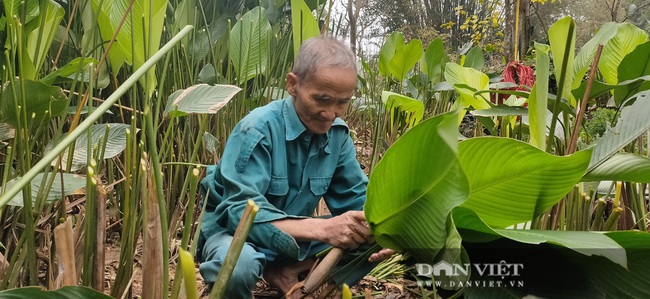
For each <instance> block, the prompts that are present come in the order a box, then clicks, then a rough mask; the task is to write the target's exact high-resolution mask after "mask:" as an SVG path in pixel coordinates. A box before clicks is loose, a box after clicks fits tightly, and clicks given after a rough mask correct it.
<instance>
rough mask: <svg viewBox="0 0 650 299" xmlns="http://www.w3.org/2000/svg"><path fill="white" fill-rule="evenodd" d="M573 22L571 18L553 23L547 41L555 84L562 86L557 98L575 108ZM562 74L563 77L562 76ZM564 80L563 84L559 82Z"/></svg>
mask: <svg viewBox="0 0 650 299" xmlns="http://www.w3.org/2000/svg"><path fill="white" fill-rule="evenodd" d="M575 25H576V24H575V22H574V21H573V19H572V18H571V17H564V18H563V19H560V20H559V21H557V22H555V23H554V24H553V25H552V26H551V28H549V30H548V39H549V44H550V46H551V54H552V55H553V58H554V59H553V67H554V68H553V70H554V73H555V78H556V80H558V82H557V84H558V85H562V86H564V88H563V89H562V94H561V95H557V97H558V98H564V99H566V100H567V101H569V102H570V103H571V105H572V106H574V107H575V104H576V102H575V99H574V98H572V94H571V86H572V85H573V80H574V76H575V74H574V72H573V60H574V56H575V43H576V31H575ZM563 74H564V76H563ZM562 78H564V82H560V81H561V80H562Z"/></svg>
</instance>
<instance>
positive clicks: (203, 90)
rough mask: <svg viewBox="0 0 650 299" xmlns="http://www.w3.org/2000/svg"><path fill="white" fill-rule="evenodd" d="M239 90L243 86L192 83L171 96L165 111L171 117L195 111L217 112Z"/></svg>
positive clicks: (202, 112) (198, 112)
mask: <svg viewBox="0 0 650 299" xmlns="http://www.w3.org/2000/svg"><path fill="white" fill-rule="evenodd" d="M239 91H241V88H239V87H237V86H234V85H219V84H218V85H208V84H196V85H192V86H190V87H189V88H187V89H181V90H178V91H176V92H174V93H173V94H171V95H170V96H169V98H168V100H167V106H166V107H165V113H166V114H169V115H170V116H171V117H176V116H184V115H187V114H193V113H197V114H215V113H217V111H219V110H220V109H221V108H223V107H224V106H225V105H226V104H227V103H228V102H229V101H230V100H231V99H232V98H233V97H234V96H235V95H236V94H237V93H238V92H239Z"/></svg>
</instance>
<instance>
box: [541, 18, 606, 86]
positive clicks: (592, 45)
mask: <svg viewBox="0 0 650 299" xmlns="http://www.w3.org/2000/svg"><path fill="white" fill-rule="evenodd" d="M616 31H618V24H617V23H614V22H609V23H605V24H604V25H603V26H602V27H600V29H599V30H598V32H597V33H596V35H594V37H593V38H591V39H590V40H589V41H588V42H587V43H586V44H584V46H582V48H580V51H579V52H578V55H577V56H576V58H575V60H574V62H573V73H574V74H575V79H576V80H574V81H573V86H572V89H576V88H577V87H578V86H580V83H581V82H582V80H581V79H582V78H583V77H584V76H585V74H586V73H587V70H588V69H589V66H590V65H591V63H592V61H593V60H594V57H595V56H596V51H597V50H598V46H599V45H605V44H606V43H607V42H608V41H609V40H610V39H612V37H614V36H615V35H616ZM537 69H538V70H539V68H537ZM539 78H540V76H537V79H539Z"/></svg>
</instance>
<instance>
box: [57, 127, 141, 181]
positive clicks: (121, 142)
mask: <svg viewBox="0 0 650 299" xmlns="http://www.w3.org/2000/svg"><path fill="white" fill-rule="evenodd" d="M130 129H131V125H127V124H120V123H114V124H99V125H93V126H92V127H91V128H90V134H91V146H92V147H93V148H91V149H88V134H82V135H81V136H79V138H77V140H76V141H75V147H74V153H73V156H72V166H71V168H70V171H77V170H79V169H82V168H83V167H84V166H86V163H87V162H88V152H89V151H90V153H91V155H92V153H93V151H95V150H100V149H99V147H101V146H103V144H104V142H106V148H105V149H104V157H100V159H110V158H113V157H115V156H117V155H119V154H120V153H121V152H122V151H124V149H125V148H126V131H127V130H130ZM106 130H108V138H107V139H106V141H104V136H105V134H106ZM63 137H65V136H63ZM57 143H58V142H57V141H55V142H52V143H50V144H48V146H47V147H46V149H45V151H46V153H47V152H49V151H50V150H51V149H52V148H53V147H54V146H55V145H56V144H57ZM95 147H96V148H98V149H95ZM100 151H101V150H100ZM67 163H68V150H66V151H65V152H63V154H62V157H61V168H65V166H66V165H67ZM57 165H59V161H58V159H57V160H54V161H52V166H57Z"/></svg>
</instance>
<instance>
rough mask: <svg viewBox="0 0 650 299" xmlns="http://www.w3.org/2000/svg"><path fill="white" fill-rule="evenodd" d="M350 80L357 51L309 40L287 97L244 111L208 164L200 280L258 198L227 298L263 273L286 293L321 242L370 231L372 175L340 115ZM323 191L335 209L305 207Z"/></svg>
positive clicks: (349, 242)
mask: <svg viewBox="0 0 650 299" xmlns="http://www.w3.org/2000/svg"><path fill="white" fill-rule="evenodd" d="M356 82H357V70H356V61H355V56H354V54H353V53H352V51H351V50H350V49H349V48H348V47H347V46H346V45H345V44H344V43H342V42H340V41H338V40H336V39H334V38H331V37H317V38H312V39H309V40H307V41H305V42H304V44H303V45H302V47H301V48H300V51H299V54H298V57H297V59H296V63H295V65H294V67H293V70H292V72H291V73H289V74H288V75H287V91H288V93H289V94H290V95H291V97H289V98H287V99H283V100H278V101H274V102H272V103H270V104H268V105H266V106H264V107H260V108H257V109H255V110H253V111H252V112H251V113H250V114H249V115H247V116H246V117H244V118H243V119H242V120H241V121H240V122H239V124H237V126H236V127H235V128H234V130H233V132H232V134H231V135H230V137H229V138H228V141H227V143H226V146H225V150H224V153H223V156H222V157H221V161H220V162H219V164H218V165H216V166H213V167H209V168H208V170H207V176H206V178H205V179H204V180H203V181H202V182H201V186H202V188H203V189H204V192H208V197H207V208H206V214H205V216H204V219H203V224H202V229H201V240H200V248H199V251H198V254H199V255H200V260H201V261H202V263H201V265H200V271H201V274H202V275H203V278H204V279H205V281H206V282H208V283H213V282H214V281H215V280H216V277H217V275H218V273H219V271H220V269H221V266H222V262H223V260H224V258H225V256H226V253H227V251H228V248H229V246H230V243H231V240H232V235H233V234H234V231H235V229H236V227H237V224H238V222H239V220H240V218H241V216H242V213H243V211H244V207H245V206H246V202H247V200H248V199H252V200H253V201H255V203H256V204H257V205H258V206H259V212H258V213H257V217H256V218H255V222H254V224H253V227H252V228H251V230H250V233H249V236H248V242H247V243H246V245H245V246H244V248H243V250H242V253H241V255H240V258H239V261H238V263H237V266H236V267H235V270H234V273H233V276H232V278H231V281H230V283H229V285H228V289H227V298H251V297H252V296H251V291H252V289H253V288H254V287H255V285H256V282H257V281H258V280H259V279H260V278H262V277H264V278H265V280H266V281H267V282H269V283H270V284H271V285H273V286H275V287H277V288H279V289H280V290H281V291H283V292H284V293H286V292H287V291H288V290H289V289H290V288H291V287H292V286H293V285H294V284H295V283H297V282H298V276H299V274H300V273H302V272H305V271H306V270H309V269H310V267H311V265H312V264H313V256H314V255H315V254H316V253H318V252H319V251H321V250H323V249H324V248H326V247H327V246H330V245H331V246H335V247H339V248H344V249H354V248H357V247H359V246H360V245H362V244H364V243H367V242H369V241H370V240H371V239H372V236H371V235H370V231H369V229H368V227H367V224H366V222H365V216H364V214H363V212H362V211H361V210H362V208H363V204H364V202H365V198H366V185H367V183H368V179H367V177H366V176H365V174H364V173H363V172H362V170H361V168H360V167H359V163H358V162H357V160H356V151H355V148H354V145H353V142H352V139H351V138H350V136H349V129H348V127H347V125H346V124H345V122H344V121H343V120H341V118H340V117H341V116H342V115H343V114H344V113H345V112H346V110H347V109H348V106H349V104H350V98H351V97H352V93H353V91H354V89H355V86H356ZM321 197H322V198H324V199H325V202H326V203H327V206H328V208H329V210H330V212H331V213H332V216H333V217H331V218H311V217H310V216H311V215H312V213H313V212H314V209H315V208H316V206H317V204H318V202H319V200H320V198H321ZM387 255H389V253H387V252H385V251H382V252H380V253H379V254H375V255H373V256H372V257H371V261H372V260H379V259H382V258H385V257H386V256H387Z"/></svg>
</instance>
